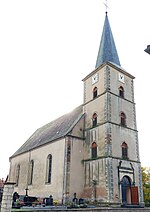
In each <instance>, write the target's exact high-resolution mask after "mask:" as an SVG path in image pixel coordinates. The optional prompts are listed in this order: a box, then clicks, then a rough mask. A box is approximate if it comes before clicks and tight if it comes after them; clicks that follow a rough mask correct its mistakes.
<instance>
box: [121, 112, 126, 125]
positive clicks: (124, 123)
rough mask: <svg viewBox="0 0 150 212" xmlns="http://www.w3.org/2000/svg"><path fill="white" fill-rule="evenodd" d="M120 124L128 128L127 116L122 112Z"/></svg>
mask: <svg viewBox="0 0 150 212" xmlns="http://www.w3.org/2000/svg"><path fill="white" fill-rule="evenodd" d="M120 124H121V125H122V126H126V115H125V113H123V112H121V114H120Z"/></svg>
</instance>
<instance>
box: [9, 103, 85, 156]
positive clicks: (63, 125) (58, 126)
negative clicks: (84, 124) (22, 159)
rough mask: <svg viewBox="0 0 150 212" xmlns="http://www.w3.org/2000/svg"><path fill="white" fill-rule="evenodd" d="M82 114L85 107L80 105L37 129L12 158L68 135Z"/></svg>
mask: <svg viewBox="0 0 150 212" xmlns="http://www.w3.org/2000/svg"><path fill="white" fill-rule="evenodd" d="M82 116H83V107H82V105H80V106H79V107H77V108H75V109H74V110H73V111H72V112H70V113H67V114H65V115H63V116H61V117H59V118H58V119H56V120H54V121H52V122H50V123H48V124H46V125H44V126H43V127H41V128H39V129H37V130H36V131H35V132H34V133H33V135H32V136H31V137H30V138H29V139H28V140H27V141H26V142H25V143H24V144H23V145H22V146H21V147H20V148H19V149H18V150H17V151H16V152H15V153H14V154H13V155H12V156H11V157H10V158H12V157H15V156H17V155H19V154H22V153H24V152H28V151H29V150H32V149H35V148H37V147H40V146H42V145H44V144H47V143H49V142H52V141H54V140H56V139H59V138H61V137H64V136H66V135H67V134H68V133H70V131H71V130H72V129H73V127H74V126H75V125H76V124H77V122H78V121H79V120H80V119H81V117H82Z"/></svg>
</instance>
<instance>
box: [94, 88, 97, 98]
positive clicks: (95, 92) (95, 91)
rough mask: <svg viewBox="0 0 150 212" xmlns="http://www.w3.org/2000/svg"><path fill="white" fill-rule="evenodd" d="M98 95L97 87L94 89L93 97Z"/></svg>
mask: <svg viewBox="0 0 150 212" xmlns="http://www.w3.org/2000/svg"><path fill="white" fill-rule="evenodd" d="M96 97H97V87H95V88H94V89H93V99H95V98H96Z"/></svg>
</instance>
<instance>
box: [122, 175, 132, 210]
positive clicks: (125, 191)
mask: <svg viewBox="0 0 150 212" xmlns="http://www.w3.org/2000/svg"><path fill="white" fill-rule="evenodd" d="M121 190H122V204H123V205H124V206H125V205H130V204H131V180H130V178H129V177H128V176H124V177H123V178H122V180H121Z"/></svg>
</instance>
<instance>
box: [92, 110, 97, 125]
mask: <svg viewBox="0 0 150 212" xmlns="http://www.w3.org/2000/svg"><path fill="white" fill-rule="evenodd" d="M92 121H93V127H96V125H97V114H96V113H94V114H93V117H92Z"/></svg>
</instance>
